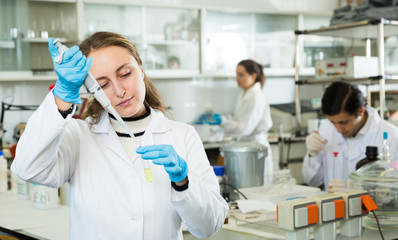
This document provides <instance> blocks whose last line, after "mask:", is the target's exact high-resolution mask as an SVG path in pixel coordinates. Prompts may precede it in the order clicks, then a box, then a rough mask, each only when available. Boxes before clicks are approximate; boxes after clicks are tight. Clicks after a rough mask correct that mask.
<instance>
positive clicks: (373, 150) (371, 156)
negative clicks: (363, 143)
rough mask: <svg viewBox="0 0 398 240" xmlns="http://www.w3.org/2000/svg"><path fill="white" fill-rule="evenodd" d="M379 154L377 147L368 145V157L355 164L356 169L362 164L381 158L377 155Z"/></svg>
mask: <svg viewBox="0 0 398 240" xmlns="http://www.w3.org/2000/svg"><path fill="white" fill-rule="evenodd" d="M378 154H379V152H378V149H377V147H375V146H367V147H366V157H365V158H364V159H361V160H360V161H359V162H357V165H356V166H355V170H358V169H359V168H361V167H362V166H364V165H366V164H368V163H371V162H374V161H377V160H380V158H378V157H377V155H378Z"/></svg>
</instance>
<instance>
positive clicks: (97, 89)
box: [53, 39, 153, 183]
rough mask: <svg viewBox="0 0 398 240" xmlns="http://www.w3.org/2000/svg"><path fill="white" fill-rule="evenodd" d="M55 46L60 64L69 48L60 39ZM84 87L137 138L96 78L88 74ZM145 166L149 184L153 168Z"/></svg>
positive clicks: (146, 164)
mask: <svg viewBox="0 0 398 240" xmlns="http://www.w3.org/2000/svg"><path fill="white" fill-rule="evenodd" d="M53 44H55V45H56V46H57V48H58V52H59V55H58V56H56V57H55V58H54V61H55V62H56V63H58V64H60V63H61V62H62V57H63V55H64V53H65V52H66V51H67V50H68V47H66V46H65V45H63V44H62V43H61V42H60V41H59V39H55V40H54V42H53ZM83 84H84V86H86V88H87V90H88V91H89V92H90V93H91V94H92V95H93V96H94V98H95V99H97V101H98V102H99V103H100V104H101V105H102V106H103V107H104V108H106V109H108V111H109V113H110V114H112V115H113V116H114V117H115V118H116V120H117V121H118V122H119V123H120V125H122V127H124V129H125V130H126V131H127V133H128V134H129V135H130V137H131V138H135V136H134V134H133V133H132V132H131V130H130V128H129V127H128V126H127V125H126V123H125V122H124V121H123V119H122V118H121V117H120V115H119V114H118V113H117V112H116V110H115V109H114V108H113V107H112V105H111V102H110V101H109V99H108V97H107V96H106V94H105V92H104V90H102V88H101V86H100V85H99V84H98V82H97V80H95V78H94V76H93V75H92V74H91V73H90V72H88V74H87V76H86V78H85V79H84V82H83ZM140 145H141V146H143V141H141V144H140ZM142 162H143V166H144V172H145V177H146V179H147V181H148V182H150V183H151V182H153V175H152V170H151V167H150V166H149V163H148V161H146V160H142Z"/></svg>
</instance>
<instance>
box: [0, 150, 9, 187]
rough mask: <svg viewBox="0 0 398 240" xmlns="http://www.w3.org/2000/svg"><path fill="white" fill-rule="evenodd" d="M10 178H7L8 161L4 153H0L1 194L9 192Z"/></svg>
mask: <svg viewBox="0 0 398 240" xmlns="http://www.w3.org/2000/svg"><path fill="white" fill-rule="evenodd" d="M7 190H8V177H7V160H6V159H5V157H4V154H3V152H2V151H0V193H4V192H7Z"/></svg>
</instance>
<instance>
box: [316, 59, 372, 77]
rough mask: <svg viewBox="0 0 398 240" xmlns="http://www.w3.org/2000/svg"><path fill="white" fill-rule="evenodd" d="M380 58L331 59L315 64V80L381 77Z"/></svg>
mask: <svg viewBox="0 0 398 240" xmlns="http://www.w3.org/2000/svg"><path fill="white" fill-rule="evenodd" d="M378 71H379V68H378V58H377V57H365V56H353V57H348V58H331V59H326V60H320V61H316V62H315V73H316V74H315V79H318V80H330V79H333V78H337V77H345V78H367V77H369V76H377V75H379V72H378Z"/></svg>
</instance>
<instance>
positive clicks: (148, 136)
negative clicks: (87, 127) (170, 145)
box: [91, 108, 171, 163]
mask: <svg viewBox="0 0 398 240" xmlns="http://www.w3.org/2000/svg"><path fill="white" fill-rule="evenodd" d="M170 129H171V126H170V122H169V121H168V120H167V118H166V117H165V116H164V115H163V113H162V112H160V111H158V110H155V109H153V108H151V121H150V122H149V125H148V128H147V129H146V131H145V133H144V135H143V137H142V141H143V144H144V146H147V145H153V144H154V139H153V135H154V134H162V133H164V132H167V131H168V130H170ZM91 131H92V132H93V133H97V134H107V135H106V136H105V137H106V139H104V140H105V145H106V146H107V147H108V148H109V149H110V150H111V151H112V152H114V153H116V154H117V155H118V156H119V157H121V158H122V159H129V158H128V156H127V153H126V151H125V149H124V148H123V145H122V144H121V143H120V141H119V139H118V136H117V135H116V132H115V130H114V129H113V127H112V125H111V122H110V119H109V113H108V112H106V111H105V110H104V111H103V112H102V115H101V119H100V121H99V122H98V123H97V124H94V125H93V126H92V128H91ZM139 156H140V155H138V154H137V153H134V155H133V156H132V159H131V160H132V161H128V162H130V163H133V162H134V161H135V160H137V159H138V157H139Z"/></svg>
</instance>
